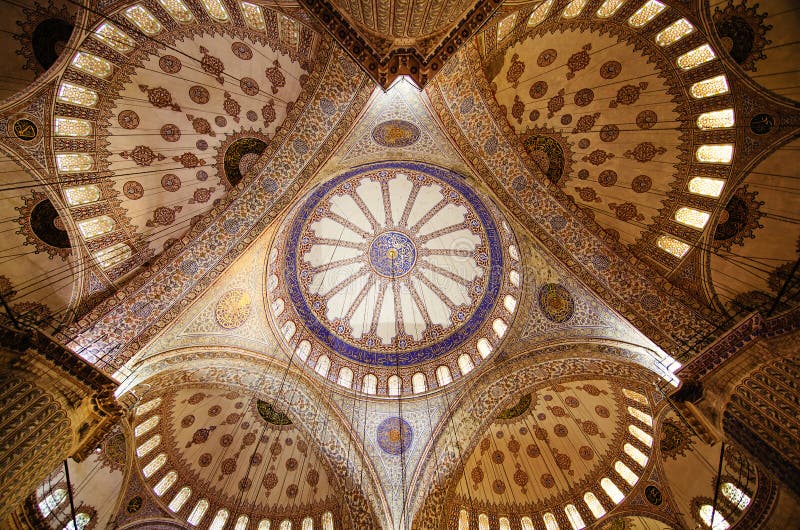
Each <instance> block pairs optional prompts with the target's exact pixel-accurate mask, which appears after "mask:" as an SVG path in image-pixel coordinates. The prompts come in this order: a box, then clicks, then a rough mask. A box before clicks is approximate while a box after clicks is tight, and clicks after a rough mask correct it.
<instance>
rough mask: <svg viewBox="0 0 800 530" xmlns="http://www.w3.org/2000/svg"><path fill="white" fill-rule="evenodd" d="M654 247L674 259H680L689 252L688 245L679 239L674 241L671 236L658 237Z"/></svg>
mask: <svg viewBox="0 0 800 530" xmlns="http://www.w3.org/2000/svg"><path fill="white" fill-rule="evenodd" d="M656 245H658V248H660V249H661V250H663V251H665V252H669V253H670V254H672V255H673V256H675V257H676V258H682V257H684V256H685V255H686V253H687V252H689V248H690V247H689V244H688V243H685V242H683V241H681V240H680V239H675V238H674V237H672V236H658V239H656Z"/></svg>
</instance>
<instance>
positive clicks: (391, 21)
mask: <svg viewBox="0 0 800 530" xmlns="http://www.w3.org/2000/svg"><path fill="white" fill-rule="evenodd" d="M301 3H302V4H303V5H304V6H306V7H307V8H308V9H309V11H311V13H312V14H313V15H314V16H315V17H317V18H318V19H319V21H320V22H321V23H322V24H323V25H324V26H325V27H326V28H327V29H328V31H329V32H330V34H331V35H332V36H333V38H334V39H336V40H337V41H338V42H339V44H341V45H342V47H343V48H344V49H345V50H347V51H348V53H349V54H350V55H351V56H352V57H353V58H354V59H355V60H356V61H357V62H358V63H359V64H360V65H361V67H362V68H363V69H364V71H365V72H367V74H369V75H370V77H372V78H373V79H374V80H375V82H377V83H378V84H379V85H380V86H381V87H382V88H383V89H387V88H389V86H391V85H392V83H394V81H395V80H396V79H397V78H398V77H400V76H404V75H405V76H408V77H409V78H411V79H412V80H413V81H414V83H415V84H416V85H417V86H418V87H419V88H425V85H426V84H427V83H428V81H430V80H431V79H432V78H433V76H434V75H436V73H437V72H438V71H439V70H440V69H441V68H442V66H444V64H445V62H447V60H448V59H449V58H450V57H451V56H452V55H453V54H454V53H455V52H456V51H457V50H458V49H459V48H460V47H461V45H462V44H464V43H465V42H466V41H467V39H469V38H470V37H471V36H472V35H474V34H475V32H476V31H477V30H478V29H479V28H480V27H481V26H483V24H484V23H485V22H486V21H487V20H489V18H490V17H491V15H492V14H493V13H494V12H495V10H496V9H497V8H498V7H499V6H500V4H501V3H502V2H501V0H478V1H477V2H475V1H472V2H469V3H467V4H466V8H464V7H463V6H464V5H465V4H464V3H457V2H454V3H452V5H450V4H448V3H446V2H443V1H442V0H425V1H422V2H418V3H415V4H411V5H409V4H406V5H405V6H403V5H402V4H398V5H394V4H395V3H394V2H391V1H390V0H379V1H378V2H377V3H376V5H373V3H372V2H364V5H359V6H357V9H351V8H348V6H347V4H346V3H345V2H336V1H328V0H301ZM460 7H461V8H462V9H459V8H460ZM373 9H374V11H373ZM436 14H438V16H436ZM433 20H436V22H433Z"/></svg>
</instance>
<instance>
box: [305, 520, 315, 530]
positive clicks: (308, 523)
mask: <svg viewBox="0 0 800 530" xmlns="http://www.w3.org/2000/svg"><path fill="white" fill-rule="evenodd" d="M302 530H314V521H313V519H311V517H306V518H305V519H303V528H302Z"/></svg>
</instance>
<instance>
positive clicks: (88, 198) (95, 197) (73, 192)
mask: <svg viewBox="0 0 800 530" xmlns="http://www.w3.org/2000/svg"><path fill="white" fill-rule="evenodd" d="M89 131H90V132H91V126H90V128H89ZM76 136H77V135H76ZM86 136H88V134H87V135H86ZM64 196H65V197H66V198H67V204H69V205H70V206H80V205H82V204H90V203H93V202H97V201H99V200H100V188H98V187H97V186H95V185H94V184H89V185H88V186H77V187H75V188H66V189H64Z"/></svg>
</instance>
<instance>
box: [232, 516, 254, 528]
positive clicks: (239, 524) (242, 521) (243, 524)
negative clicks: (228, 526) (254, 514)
mask: <svg viewBox="0 0 800 530" xmlns="http://www.w3.org/2000/svg"><path fill="white" fill-rule="evenodd" d="M248 524H250V518H249V517H247V516H246V515H240V516H239V518H238V519H236V526H234V527H233V530H247V525H248Z"/></svg>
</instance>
